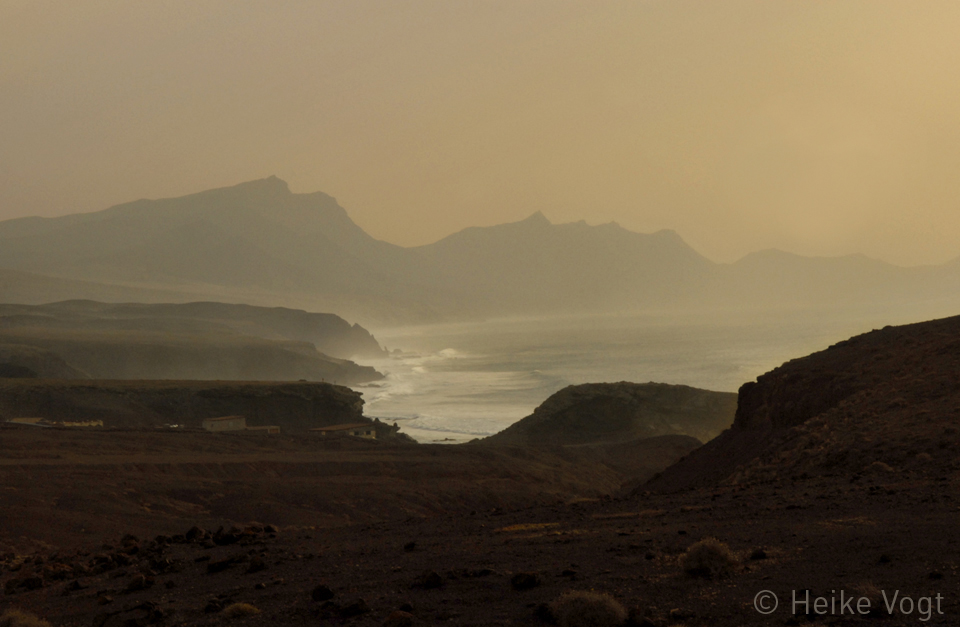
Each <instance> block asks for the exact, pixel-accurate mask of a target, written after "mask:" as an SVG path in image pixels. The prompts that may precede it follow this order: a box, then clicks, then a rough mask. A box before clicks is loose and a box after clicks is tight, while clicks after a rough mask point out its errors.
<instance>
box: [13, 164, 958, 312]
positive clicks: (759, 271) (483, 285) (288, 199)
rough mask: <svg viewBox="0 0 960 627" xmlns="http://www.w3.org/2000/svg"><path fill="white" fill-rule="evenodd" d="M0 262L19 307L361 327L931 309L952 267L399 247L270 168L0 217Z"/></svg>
mask: <svg viewBox="0 0 960 627" xmlns="http://www.w3.org/2000/svg"><path fill="white" fill-rule="evenodd" d="M4 272H6V273H7V276H8V277H13V278H11V279H9V281H10V282H11V283H12V282H14V281H15V282H16V283H17V285H16V289H12V290H11V293H12V294H14V295H15V298H16V299H18V300H19V301H20V302H30V303H34V304H36V303H40V302H44V300H46V301H51V300H62V299H65V298H78V297H80V298H92V299H100V300H128V301H132V300H141V299H142V298H144V291H152V292H160V293H165V294H183V295H185V296H184V297H183V298H179V297H177V298H175V300H226V301H232V302H247V303H250V304H257V305H268V304H269V305H283V306H288V307H294V308H302V309H313V310H317V309H321V310H326V311H337V312H338V313H340V314H343V315H346V316H348V317H351V318H353V319H357V320H362V321H365V322H366V323H367V324H369V323H370V322H375V323H410V322H434V321H444V320H455V319H463V320H466V319H483V318H487V317H494V316H502V315H547V314H555V313H600V312H610V311H615V312H627V311H642V310H647V311H649V310H657V311H669V310H684V309H686V310H689V309H690V308H696V309H698V310H703V311H704V312H708V311H709V310H712V309H718V308H719V309H723V308H731V307H733V308H762V307H769V306H771V305H777V304H784V305H786V306H790V307H810V306H816V307H835V306H852V305H867V306H871V307H888V306H889V305H890V304H891V303H894V304H897V306H898V307H912V308H914V309H918V308H921V309H922V308H923V307H925V306H926V305H924V303H928V302H931V303H933V302H936V303H937V304H936V306H937V307H940V309H938V310H936V311H933V313H934V314H939V313H940V312H942V310H943V307H948V306H953V305H955V304H960V262H958V263H954V264H949V263H948V264H943V265H941V266H931V267H918V268H901V267H899V266H893V265H891V264H887V263H885V262H881V261H877V260H872V259H870V258H867V257H864V256H862V255H847V256H843V257H837V258H826V257H820V258H818V257H804V256H801V255H795V254H792V253H786V252H783V251H776V250H767V251H759V252H757V253H751V254H750V255H746V256H744V257H743V258H741V259H740V260H738V261H737V262H734V263H732V264H718V263H715V262H713V261H711V260H709V259H707V258H706V257H704V256H703V255H701V254H700V253H699V252H697V251H696V250H695V249H693V248H692V247H691V246H689V245H688V244H687V243H686V242H685V241H684V240H683V238H682V237H681V236H680V235H679V234H678V233H677V232H676V231H673V230H670V229H663V230H660V231H657V232H654V233H635V232H633V231H630V230H628V229H625V228H623V227H622V226H620V225H618V224H616V223H614V222H610V223H606V224H601V225H596V226H590V225H588V224H587V223H586V222H585V221H583V220H581V221H579V222H569V223H564V224H553V223H551V222H550V221H549V220H548V219H547V217H546V216H545V215H544V214H543V213H542V212H540V211H537V212H534V213H532V214H531V215H529V216H528V217H527V218H525V219H523V220H520V221H517V222H511V223H505V224H500V225H494V226H490V227H468V228H466V229H462V230H460V231H458V232H456V233H452V234H450V235H448V236H446V237H444V238H441V239H439V240H437V241H436V242H433V243H431V244H425V245H422V246H415V247H409V248H405V247H402V246H397V245H395V244H391V243H389V242H385V241H382V240H378V239H376V238H374V237H372V236H370V235H369V234H368V233H366V232H365V231H364V230H363V229H362V228H360V227H359V226H358V225H357V224H356V223H354V222H353V220H351V219H350V216H349V214H348V212H347V211H346V209H344V208H343V207H342V206H340V204H339V203H338V202H337V201H336V199H335V198H334V197H332V196H330V195H328V194H325V193H323V192H313V193H308V194H295V193H292V192H291V191H290V189H289V186H288V185H287V184H286V183H285V182H284V181H282V180H281V179H279V178H277V177H275V176H272V177H268V178H265V179H259V180H255V181H248V182H245V183H240V184H238V185H234V186H231V187H222V188H218V189H213V190H206V191H202V192H198V193H195V194H190V195H187V196H182V197H178V198H165V199H158V200H148V199H140V200H135V201H132V202H129V203H123V204H120V205H115V206H113V207H109V208H107V209H104V210H101V211H98V212H92V213H85V214H72V215H67V216H60V217H56V218H31V217H28V218H17V219H14V220H7V221H3V222H0V275H2V274H3V273H4ZM10 273H28V274H31V275H35V276H38V277H40V278H37V279H35V281H36V283H37V287H36V288H35V289H34V290H33V292H31V289H30V281H29V280H27V279H26V278H25V277H24V276H23V275H16V274H10ZM0 278H2V277H0ZM41 278H45V279H47V280H41ZM62 281H71V282H82V283H80V284H77V283H71V284H62V283H59V282H62ZM126 293H129V294H130V296H126V297H125V296H124V294H126ZM134 293H139V295H138V296H135V295H134ZM58 294H62V296H61V297H59V298H58V297H57V296H58ZM105 294H110V295H109V296H105ZM187 294H189V295H190V296H191V297H187V296H186V295H187ZM148 298H149V299H150V300H152V301H153V302H156V299H154V298H150V297H148ZM0 299H2V300H3V301H5V302H13V301H12V300H11V297H5V296H4V295H2V294H0ZM165 300H167V301H170V300H171V299H170V298H167V299H165ZM930 306H931V307H933V306H934V305H930ZM926 313H928V312H927V311H925V310H924V312H923V314H926Z"/></svg>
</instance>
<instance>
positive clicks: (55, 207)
mask: <svg viewBox="0 0 960 627" xmlns="http://www.w3.org/2000/svg"><path fill="white" fill-rule="evenodd" d="M958 33H960V2H956V0H945V1H931V0H925V1H924V2H909V1H906V0H898V1H896V2H887V1H882V0H858V1H853V0H802V1H801V0H794V1H786V0H782V1H780V0H751V1H735V0H724V1H723V2H717V1H716V0H701V1H696V2H694V1H685V0H663V1H655V0H647V1H641V0H633V1H631V2H601V1H596V0H591V1H590V2H582V1H577V2H563V1H560V0H547V1H533V0H504V1H493V0H489V1H482V2H481V1H475V2H471V1H467V0H444V1H435V2H432V1H419V0H418V1H402V0H396V1H394V0H381V1H379V2H365V1H362V0H344V1H343V2H328V1H323V0H264V1H256V0H244V1H243V2H237V1H235V0H223V1H215V0H189V1H183V2H180V1H176V0H164V1H163V2H129V1H128V0H122V1H119V0H118V1H104V0H82V1H80V2H78V1H76V0H63V1H60V2H54V1H45V0H0V218H9V217H17V216H23V215H48V216H51V215H58V214H63V213H73V212H77V211H93V210H97V209H103V208H106V207H107V206H109V205H112V204H116V203H120V202H125V201H128V200H133V199H136V198H142V197H147V198H157V197H168V196H179V195H183V194H187V193H191V192H195V191H200V190H203V189H208V188H212V187H222V186H226V185H232V184H235V183H239V182H242V181H245V180H250V179H254V178H262V177H265V176H268V175H271V174H276V175H277V176H279V177H280V178H283V179H285V180H286V181H288V182H289V183H290V186H291V188H292V189H293V190H294V191H296V192H309V191H316V190H322V191H325V192H327V193H329V194H331V195H333V196H335V197H336V198H337V199H338V200H339V201H340V203H341V204H342V205H343V206H344V207H346V209H347V210H348V211H349V213H350V215H351V216H352V217H353V218H354V220H355V221H356V222H357V223H358V224H360V226H362V227H363V228H364V229H366V230H367V231H368V232H369V233H371V234H372V235H374V236H376V237H379V238H381V239H385V240H388V241H391V242H395V243H398V244H403V245H414V244H423V243H427V242H430V241H433V240H436V239H438V238H440V237H442V236H444V235H447V234H449V233H451V232H453V231H456V230H459V229H461V228H464V227H466V226H472V225H490V224H496V223H500V222H507V221H515V220H519V219H522V218H524V217H526V216H527V215H529V214H530V213H532V212H534V211H537V210H540V211H543V212H544V213H545V214H546V215H547V217H548V218H550V219H551V220H552V221H554V222H567V221H573V220H580V219H586V220H587V221H588V222H589V223H591V224H595V223H601V222H609V221H611V220H614V221H617V222H619V223H620V224H621V225H623V226H625V227H627V228H629V229H632V230H636V231H644V232H648V231H653V230H657V229H661V228H672V229H676V230H677V231H678V232H679V233H680V234H681V235H682V236H683V237H684V239H686V240H687V241H688V242H689V243H690V244H691V245H693V246H694V247H695V248H697V249H698V250H699V251H701V252H702V253H704V254H705V255H707V256H708V257H711V258H713V259H715V260H720V261H730V260H733V259H736V258H737V257H739V256H741V255H743V254H745V253H747V252H750V251H752V250H758V249H763V248H771V247H776V248H782V249H785V250H790V251H794V252H798V253H804V254H825V255H834V254H844V253H850V252H862V253H865V254H868V255H870V256H873V257H878V258H882V259H886V260H888V261H892V262H895V263H901V264H919V263H933V262H941V261H945V260H947V259H950V258H954V257H958V256H960V36H958Z"/></svg>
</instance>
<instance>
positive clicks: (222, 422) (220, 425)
mask: <svg viewBox="0 0 960 627" xmlns="http://www.w3.org/2000/svg"><path fill="white" fill-rule="evenodd" d="M200 424H201V425H202V426H203V428H204V429H206V430H207V431H243V430H244V429H246V428H247V419H246V417H245V416H221V417H219V418H204V419H203V422H202V423H200Z"/></svg>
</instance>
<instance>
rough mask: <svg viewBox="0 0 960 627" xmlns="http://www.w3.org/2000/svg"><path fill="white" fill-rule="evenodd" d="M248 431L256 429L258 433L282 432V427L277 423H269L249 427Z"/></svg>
mask: <svg viewBox="0 0 960 627" xmlns="http://www.w3.org/2000/svg"><path fill="white" fill-rule="evenodd" d="M246 430H247V431H256V432H257V433H266V434H272V433H280V427H279V426H277V425H267V426H263V427H247V429H246Z"/></svg>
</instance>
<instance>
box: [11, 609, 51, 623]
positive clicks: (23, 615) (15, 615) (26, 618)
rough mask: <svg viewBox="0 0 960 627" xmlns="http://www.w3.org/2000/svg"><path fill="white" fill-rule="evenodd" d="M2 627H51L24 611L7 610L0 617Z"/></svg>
mask: <svg viewBox="0 0 960 627" xmlns="http://www.w3.org/2000/svg"><path fill="white" fill-rule="evenodd" d="M0 627H50V623H48V622H47V621H45V620H43V619H41V618H37V617H36V616H34V615H33V614H30V613H29V612H24V611H22V610H7V611H6V612H4V613H3V615H2V616H0Z"/></svg>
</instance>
